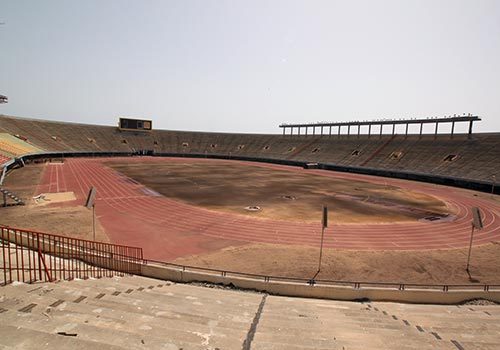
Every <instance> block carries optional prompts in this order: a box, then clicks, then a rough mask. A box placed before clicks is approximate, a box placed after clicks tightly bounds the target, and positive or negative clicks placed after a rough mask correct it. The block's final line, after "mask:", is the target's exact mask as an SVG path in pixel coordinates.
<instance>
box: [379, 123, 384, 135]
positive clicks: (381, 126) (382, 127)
mask: <svg viewBox="0 0 500 350" xmlns="http://www.w3.org/2000/svg"><path fill="white" fill-rule="evenodd" d="M383 129H384V124H380V137H382V130H383Z"/></svg>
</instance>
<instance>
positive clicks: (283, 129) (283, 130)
mask: <svg viewBox="0 0 500 350" xmlns="http://www.w3.org/2000/svg"><path fill="white" fill-rule="evenodd" d="M285 130H286V128H285V127H283V136H285Z"/></svg>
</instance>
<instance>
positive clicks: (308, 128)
mask: <svg viewBox="0 0 500 350" xmlns="http://www.w3.org/2000/svg"><path fill="white" fill-rule="evenodd" d="M307 129H309V127H307V126H306V136H307Z"/></svg>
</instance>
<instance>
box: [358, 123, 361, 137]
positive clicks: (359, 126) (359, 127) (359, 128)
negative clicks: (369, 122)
mask: <svg viewBox="0 0 500 350" xmlns="http://www.w3.org/2000/svg"><path fill="white" fill-rule="evenodd" d="M360 130H361V125H359V124H358V138H359V133H360V132H361V131H360Z"/></svg>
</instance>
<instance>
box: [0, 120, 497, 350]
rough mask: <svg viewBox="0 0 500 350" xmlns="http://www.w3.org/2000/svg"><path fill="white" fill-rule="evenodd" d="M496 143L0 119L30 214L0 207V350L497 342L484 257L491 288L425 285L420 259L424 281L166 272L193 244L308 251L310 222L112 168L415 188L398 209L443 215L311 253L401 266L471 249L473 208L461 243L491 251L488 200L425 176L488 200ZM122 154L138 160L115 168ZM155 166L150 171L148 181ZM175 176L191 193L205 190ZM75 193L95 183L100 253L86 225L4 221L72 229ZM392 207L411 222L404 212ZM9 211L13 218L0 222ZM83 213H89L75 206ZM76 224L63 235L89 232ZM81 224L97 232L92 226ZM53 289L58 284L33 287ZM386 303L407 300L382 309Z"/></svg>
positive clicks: (383, 227)
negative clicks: (210, 203) (228, 208)
mask: <svg viewBox="0 0 500 350" xmlns="http://www.w3.org/2000/svg"><path fill="white" fill-rule="evenodd" d="M393 130H394V129H393ZM498 149H500V134H498V133H484V134H472V133H469V134H456V133H455V134H454V135H449V134H437V133H436V134H416V135H413V134H401V135H399V134H396V133H394V134H392V133H391V134H389V135H385V134H382V133H380V134H376V135H374V134H371V135H364V134H350V135H345V134H340V132H339V134H330V133H328V134H323V135H321V134H316V133H315V134H314V135H311V134H309V135H307V136H306V135H304V134H301V135H298V134H292V135H290V134H287V133H284V134H276V135H266V134H236V133H208V132H189V131H172V130H151V131H143V132H139V131H134V130H123V129H120V128H118V127H114V126H99V125H87V124H78V123H66V122H54V121H44V120H36V119H27V118H18V117H11V116H0V166H1V165H2V164H7V166H5V167H4V168H3V170H4V171H3V173H2V174H1V175H2V180H3V179H5V177H6V174H7V172H8V171H11V173H10V174H9V176H8V178H7V181H6V182H5V183H4V186H7V187H9V186H12V187H13V188H14V189H16V190H19V191H20V193H21V194H22V195H24V197H25V198H26V199H27V201H26V202H27V204H28V205H27V206H26V207H20V208H14V207H9V208H0V213H1V211H2V210H4V213H6V215H5V216H3V217H2V218H1V219H0V225H2V226H1V237H0V238H1V243H2V252H1V253H0V266H3V268H2V270H1V271H0V272H1V273H0V274H1V275H2V276H0V281H1V282H2V284H3V285H4V287H2V288H0V324H1V327H0V334H1V335H2V337H1V339H0V348H6V349H7V348H35V347H37V346H38V345H39V344H41V343H43V344H45V346H46V347H54V346H55V347H71V348H82V349H83V348H88V347H91V346H95V347H98V348H103V349H120V348H154V349H156V348H157V349H161V348H167V349H207V348H209V349H233V348H243V349H313V348H314V349H322V348H324V349H380V348H387V349H417V348H418V349H433V348H440V349H473V348H478V349H495V348H498V347H499V346H500V341H499V339H498V334H499V332H500V328H499V326H498V325H499V323H498V320H499V318H500V310H499V308H498V305H495V303H496V302H500V284H499V281H498V279H496V277H495V276H498V274H496V275H495V271H494V269H495V266H496V265H495V264H497V262H498V261H488V263H487V264H489V263H490V262H491V265H492V266H493V267H492V271H493V273H492V275H493V276H494V277H491V276H490V275H488V276H486V277H484V276H483V277H484V278H482V279H481V278H480V279H478V280H475V279H474V278H473V277H474V276H476V275H474V276H471V275H469V280H467V283H460V284H459V283H453V282H452V283H448V282H446V281H439V280H438V281H436V280H435V279H434V276H432V275H431V272H429V271H426V270H425V267H424V268H422V266H419V267H418V268H419V269H421V270H423V273H424V274H425V273H428V274H429V276H430V277H429V282H428V283H411V282H408V281H398V280H394V279H393V278H392V276H386V277H387V278H386V279H384V280H356V279H347V280H332V279H321V278H318V279H314V277H313V276H309V278H306V277H305V276H300V277H290V276H284V275H273V274H270V273H268V274H265V273H260V272H255V271H233V268H232V266H224V267H223V268H220V267H206V266H190V265H188V264H184V263H181V262H177V261H174V262H172V261H171V260H173V259H174V258H179V257H181V258H182V257H192V256H195V257H196V255H197V254H200V256H202V259H205V256H203V255H201V254H202V253H206V252H207V251H219V250H220V251H225V250H226V251H229V252H230V250H229V248H232V247H236V250H238V249H240V248H241V250H244V249H245V247H247V246H248V245H249V244H256V245H258V244H273V245H281V246H283V247H290V250H293V249H299V248H302V247H307V246H314V247H315V246H316V244H317V241H318V240H317V237H316V233H317V231H318V225H316V224H312V223H309V222H304V223H302V222H299V223H297V222H292V220H290V222H285V221H284V220H282V219H280V220H273V219H269V218H254V217H251V216H250V217H248V216H247V217H244V216H242V215H239V214H234V213H230V212H224V211H217V210H215V209H214V210H212V209H209V210H207V208H197V207H196V206H195V205H193V204H192V203H188V202H183V201H177V200H174V199H172V198H165V196H163V195H162V194H161V191H160V192H158V191H157V190H156V189H153V188H149V187H148V186H145V185H143V184H142V183H141V181H139V180H137V178H135V177H132V176H131V175H128V174H127V175H125V174H124V173H122V172H120V171H119V170H117V169H119V167H123V166H124V164H126V165H127V166H130V167H131V168H134V169H140V168H141V167H144V168H145V169H146V171H145V174H146V175H144V176H145V177H146V178H155V177H156V176H157V174H158V173H161V172H162V171H164V169H167V170H171V169H170V168H161V167H163V166H165V164H167V166H171V165H172V164H174V165H175V163H176V162H177V163H179V164H180V165H181V166H179V168H182V167H184V168H186V169H187V170H186V171H189V169H193V170H192V171H194V169H195V167H196V166H197V165H198V166H200V164H201V166H203V165H207V167H208V166H209V165H210V166H219V168H217V169H224V168H227V167H229V165H230V164H234V167H235V168H236V167H239V166H241V167H242V169H243V170H242V171H246V169H250V167H251V166H259V167H260V168H261V169H263V170H262V171H263V172H266V171H269V172H272V171H287V172H288V174H290V176H291V175H292V174H293V175H297V174H298V175H297V176H299V175H300V176H302V175H303V174H312V175H313V176H323V177H325V178H334V179H335V180H336V181H351V182H352V183H356V184H359V183H361V182H362V183H365V184H368V183H369V184H370V186H378V187H376V188H375V189H374V190H373V191H374V192H373V193H382V192H384V191H387V192H390V191H391V190H392V189H397V190H396V191H395V192H398V193H407V192H408V193H410V192H412V191H415V193H417V195H415V196H413V197H409V198H410V199H408V201H410V202H411V203H412V204H414V203H415V202H418V201H419V200H422V198H423V197H424V195H428V196H429V198H430V199H429V198H426V199H428V200H430V201H432V200H433V199H439V200H442V201H443V203H444V204H443V206H444V207H445V208H446V209H447V210H449V213H447V214H443V215H442V216H440V217H435V215H436V213H435V212H432V213H430V212H429V213H428V212H427V211H424V213H423V214H422V216H423V217H424V218H423V219H419V220H415V221H411V222H410V221H408V220H407V221H397V220H395V219H390V220H395V224H394V225H393V224H392V223H391V222H390V223H387V222H376V223H372V222H368V223H364V222H361V223H359V222H353V223H351V222H350V223H348V224H344V223H340V224H339V223H337V222H334V223H333V225H338V226H335V229H334V232H335V235H333V236H332V235H330V236H327V237H326V238H325V242H324V244H325V248H328V249H339V250H342V249H345V250H354V251H357V250H360V251H361V250H374V251H380V252H381V254H382V253H384V252H386V251H390V252H389V253H388V254H389V255H390V254H391V253H392V251H393V250H394V251H401V252H402V254H406V255H408V256H409V255H410V254H411V251H425V250H439V251H438V252H443V256H449V255H446V254H447V253H448V252H447V251H448V250H451V251H452V250H454V249H457V250H459V251H458V255H459V256H462V255H463V252H464V249H465V247H467V246H468V244H469V235H470V227H471V220H472V214H471V210H470V209H471V207H472V206H477V207H480V208H481V212H482V213H483V216H484V226H485V228H484V230H482V231H478V232H476V237H475V241H474V247H475V248H476V247H481V246H483V245H488V244H491V245H493V246H494V247H496V244H497V242H498V239H499V237H500V235H499V231H500V211H499V209H500V205H499V203H498V201H497V199H496V198H495V197H494V196H490V195H489V194H488V195H486V194H484V193H479V192H472V191H468V190H464V189H453V190H450V188H449V187H443V186H436V185H434V184H433V183H438V184H445V185H452V186H457V187H464V188H467V189H478V190H481V191H483V192H488V193H489V192H495V193H498V188H495V179H496V178H495V176H496V175H497V174H499V173H500V162H499V158H498ZM136 155H148V156H146V157H134V158H130V156H136ZM151 156H152V157H151ZM174 157H175V158H174ZM181 157H182V158H181ZM184 157H185V158H194V159H195V160H196V161H198V162H199V163H196V164H195V163H194V162H195V160H193V159H189V160H184ZM53 158H61V159H62V158H64V162H62V161H58V162H50V160H51V159H53ZM199 158H208V159H199ZM210 158H221V159H222V160H213V159H210ZM47 160H48V161H49V162H48V163H42V164H30V163H35V162H39V161H40V162H45V161H47ZM249 161H252V164H253V165H249V164H250V163H251V162H249ZM257 162H260V163H257ZM311 162H312V163H318V164H319V167H320V170H302V169H301V168H299V167H294V168H292V167H289V165H292V166H300V167H302V166H304V165H305V164H306V163H311ZM25 164H26V165H27V166H25ZM255 164H258V165H255ZM201 166H200V167H201ZM30 167H31V168H30ZM155 167H159V168H160V169H161V170H159V172H156V171H155ZM245 167H246V168H245ZM26 169H28V170H29V169H32V170H33V169H35V170H37V169H38V170H37V171H39V172H38V173H37V172H36V171H35V170H33V172H32V173H29V176H25V177H23V179H22V180H23V181H17V180H19V179H18V178H17V177H16V175H17V174H24V173H22V171H25V170H26ZM326 170H338V171H341V173H338V172H332V171H326ZM165 173H167V171H165ZM353 173H356V174H353ZM33 174H34V175H33ZM232 175H233V176H234V174H232ZM372 175H378V176H384V178H381V177H377V176H372ZM17 176H19V175H17ZM304 176H307V175H304ZM185 177H186V179H187V180H186V181H187V182H189V183H190V184H194V185H193V187H196V188H197V189H200V190H201V188H202V187H203V184H200V183H196V182H195V181H194V180H191V179H189V176H185ZM393 178H396V179H393ZM405 179H413V180H419V181H420V183H416V182H411V181H406V180H405ZM181 180H184V178H182V179H181ZM237 180H238V179H237ZM279 181H281V182H283V179H281V180H279ZM357 181H359V182H357ZM31 182H33V183H31ZM0 184H2V181H0ZM170 185H171V186H175V184H170ZM219 185H220V184H219V183H216V186H215V187H217V186H219ZM310 185H311V186H312V184H307V186H310ZM273 186H276V184H275V183H273ZM353 186H354V185H353ZM356 186H357V185H356ZM91 187H96V188H97V198H96V206H95V207H94V208H93V209H95V211H96V213H97V215H96V216H95V217H94V216H92V220H96V221H97V224H98V226H97V229H98V230H101V231H102V232H104V233H102V232H101V234H102V236H100V237H101V238H102V237H104V238H103V239H102V242H96V240H95V239H92V236H89V232H87V231H89V230H88V227H83V228H81V227H78V230H80V231H78V232H84V233H82V236H78V237H77V236H75V235H73V234H72V232H68V233H66V232H61V231H62V230H63V229H62V228H61V227H63V226H62V225H61V226H59V225H55V227H53V229H52V230H50V231H52V232H51V233H58V234H61V235H54V234H45V233H41V232H38V230H34V229H33V230H31V229H26V230H23V229H16V228H13V227H12V226H14V225H13V224H12V223H14V224H15V226H18V227H21V228H27V227H29V226H26V225H30V224H34V223H35V224H36V222H35V221H29V222H30V224H26V222H27V220H28V219H29V213H30V211H39V212H40V213H41V214H40V215H41V216H42V219H40V220H39V221H40V222H41V225H42V224H47V225H53V222H51V221H50V220H49V218H48V217H47V216H48V215H49V214H47V213H50V215H54V216H56V215H55V214H54V213H56V212H58V211H59V212H60V215H61V216H58V217H57V220H59V221H55V222H62V221H64V222H65V226H64V227H69V226H71V225H70V224H71V223H70V221H75V222H76V221H77V220H78V219H79V216H78V215H80V214H79V211H78V210H80V208H83V205H84V203H85V200H86V196H87V194H88V190H89V189H90V188H91ZM307 188H311V187H307ZM329 189H330V190H331V191H336V190H335V188H334V187H331V188H329ZM355 190H358V188H356V189H355ZM342 191H344V190H342ZM171 192H172V191H171ZM412 193H413V192H412ZM55 194H57V195H59V196H60V197H61V198H63V197H64V198H66V197H67V198H66V199H64V200H61V202H58V200H59V199H57V200H56V198H59V197H57V196H54V197H52V198H53V199H54V200H53V201H52V202H51V199H50V196H51V195H55ZM339 194H340V196H339V197H338V198H340V200H342V201H347V200H346V198H347V199H348V200H349V201H355V200H358V197H356V196H355V195H351V194H348V193H347V192H345V191H344V192H342V193H339ZM65 196H66V197H65ZM221 196H222V194H221ZM31 197H34V198H31ZM44 198H45V199H46V201H45V202H44ZM288 199H289V200H290V201H292V200H293V199H295V198H293V196H288ZM384 200H385V199H384ZM366 202H368V203H366ZM382 202H383V201H382V200H380V199H378V202H377V199H375V200H372V202H370V201H368V200H367V199H363V201H360V203H363V205H367V207H370V206H372V207H375V206H376V205H382V208H385V209H384V210H386V211H390V210H393V208H394V207H398V205H400V202H398V201H396V203H397V205H394V204H390V205H388V204H387V203H385V202H384V203H382ZM249 204H252V203H249ZM357 205H358V204H357ZM359 205H361V204H359ZM384 205H385V207H384ZM372 207H370V208H372ZM41 208H46V209H41ZM356 208H360V206H357V207H356ZM364 208H366V207H364ZM7 210H9V212H7ZM50 210H52V211H50ZM65 210H67V211H65ZM85 210H86V209H85ZM405 210H406V208H405ZM16 211H17V212H16ZM407 211H409V212H411V213H410V214H411V215H413V214H414V213H413V211H414V209H411V210H407ZM7 213H9V215H10V213H18V214H16V215H18V216H14V218H15V219H13V221H9V223H8V224H7V220H10V219H9V218H10V217H9V218H7ZM89 213H90V211H89ZM431 214H432V215H431ZM82 215H84V216H87V217H90V216H89V214H86V212H85V213H84V214H82ZM433 215H434V216H433ZM429 217H430V218H431V219H429ZM19 218H21V219H19ZM68 218H71V219H70V220H68ZM426 220H427V221H426ZM434 220H436V222H434ZM81 222H83V221H78V224H75V226H85V225H86V223H88V221H85V225H81V224H80V223H81ZM101 226H102V227H101ZM393 226H395V227H393ZM49 227H52V226H49ZM93 228H94V234H95V230H96V226H95V223H94V226H93ZM75 230H76V229H75ZM98 233H99V232H98ZM105 239H106V240H105ZM97 241H99V239H98V240H97ZM104 242H106V243H104ZM285 249H286V248H285ZM492 249H493V252H494V253H495V250H494V249H495V248H492ZM143 250H144V257H143V253H142V251H143ZM304 251H306V250H304ZM129 252H134V253H133V254H132V255H130V254H129ZM139 252H140V253H139ZM254 252H255V251H250V254H254ZM268 255H269V254H268ZM255 259H259V257H258V256H256V257H255ZM443 259H444V258H443ZM207 261H208V258H207ZM351 262H352V261H351ZM243 263H245V262H243ZM443 264H444V263H443ZM248 265H251V264H250V263H249V264H248ZM124 266H126V267H124ZM482 266H484V265H481V267H482ZM476 267H477V266H476ZM287 268H288V266H287ZM453 268H454V270H458V269H459V268H456V267H453ZM460 271H461V269H460ZM318 272H319V270H318ZM473 272H475V271H473ZM131 275H140V277H139V276H133V277H132V276H131ZM104 276H114V277H112V278H101V277H104ZM62 280H72V281H71V282H61V283H56V284H48V283H47V282H50V281H62ZM13 282H15V283H13ZM191 284H195V285H191ZM225 286H228V287H225ZM205 287H209V288H205ZM226 289H227V290H226ZM240 289H241V290H240ZM300 297H308V298H313V299H302V298H300ZM476 299H479V300H476ZM471 300H472V301H471ZM394 301H397V302H406V303H415V305H410V304H402V303H390V302H394ZM464 303H465V304H464ZM417 304H424V305H417ZM438 304H441V305H438ZM477 304H479V305H477Z"/></svg>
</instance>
